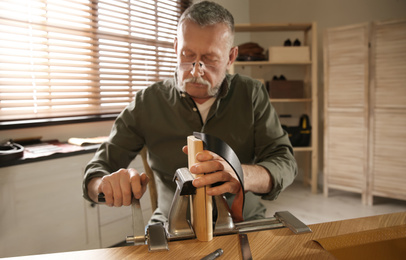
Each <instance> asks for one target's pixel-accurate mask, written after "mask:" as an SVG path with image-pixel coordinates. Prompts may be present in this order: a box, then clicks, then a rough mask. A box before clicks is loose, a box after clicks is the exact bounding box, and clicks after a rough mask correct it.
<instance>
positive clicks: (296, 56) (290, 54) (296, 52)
mask: <svg viewBox="0 0 406 260" xmlns="http://www.w3.org/2000/svg"><path fill="white" fill-rule="evenodd" d="M268 60H269V62H275V63H306V62H310V50H309V46H274V47H269V49H268Z"/></svg>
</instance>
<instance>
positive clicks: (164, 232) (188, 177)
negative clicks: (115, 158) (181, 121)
mask: <svg viewBox="0 0 406 260" xmlns="http://www.w3.org/2000/svg"><path fill="white" fill-rule="evenodd" d="M194 136H195V137H197V138H199V139H201V140H203V142H204V149H206V150H209V151H212V152H214V153H216V154H218V155H219V156H221V157H223V158H224V159H225V160H226V161H227V162H228V163H229V164H230V166H231V167H232V168H233V170H234V171H235V172H236V173H237V174H236V175H237V176H238V178H239V180H240V183H241V185H242V186H243V178H242V176H243V175H242V168H241V164H240V163H239V160H238V158H237V156H236V155H235V153H234V151H233V150H232V149H231V148H230V147H229V146H228V145H227V144H225V143H224V142H223V141H221V140H220V139H218V138H216V137H213V136H210V135H208V134H204V133H194ZM193 180H194V177H193V176H192V174H191V173H190V171H189V169H188V168H180V169H178V170H176V172H175V175H174V178H173V181H174V182H175V183H176V190H175V194H174V197H173V200H172V204H171V207H170V210H169V215H168V221H167V222H166V223H156V224H154V225H149V226H148V227H147V228H146V233H145V231H144V230H145V227H144V222H143V221H140V218H141V216H142V212H141V208H140V206H139V203H136V202H134V201H133V203H132V208H133V226H134V227H133V229H134V231H133V232H134V234H133V236H132V237H128V238H127V242H129V243H134V244H139V243H141V244H148V245H149V250H150V251H158V250H168V241H174V240H183V239H191V238H196V234H195V231H194V229H193V226H192V225H191V222H190V219H189V218H188V210H189V209H190V208H191V205H190V203H191V202H190V197H191V196H192V195H193V194H196V188H195V187H194V186H193V185H192V181H193ZM241 190H242V191H244V188H243V187H242V188H241ZM99 195H100V196H99V201H101V200H103V196H102V194H99ZM213 201H214V203H213V211H214V210H216V212H217V214H216V215H217V218H216V219H215V220H214V219H213V223H214V227H213V235H214V236H221V235H229V234H240V235H243V236H240V238H241V245H242V246H244V248H245V249H242V250H244V254H245V252H246V251H247V250H248V249H249V246H248V249H246V248H247V246H246V245H245V244H248V239H247V237H246V235H245V234H244V233H247V232H253V231H260V230H267V229H275V228H283V227H288V228H289V229H291V230H292V232H294V233H295V234H299V233H305V232H311V230H310V228H309V227H308V226H306V225H305V224H304V223H303V222H301V221H300V220H298V219H297V218H296V217H294V216H293V215H292V214H291V213H290V212H288V211H282V212H276V213H275V215H274V217H270V218H265V219H258V220H251V221H241V222H235V221H233V216H232V215H231V212H230V209H229V207H228V205H227V202H226V200H225V198H224V197H223V196H213ZM243 203H244V200H242V203H241V204H242V205H240V207H236V208H237V209H238V210H239V211H241V212H240V214H241V215H242V209H243ZM140 212H141V213H140ZM237 213H238V212H237ZM136 225H138V226H140V227H137V228H136V227H135V226H136ZM244 235H245V236H244ZM244 241H245V242H244ZM246 254H247V255H248V253H246ZM247 259H248V258H247Z"/></svg>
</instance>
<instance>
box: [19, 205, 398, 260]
mask: <svg viewBox="0 0 406 260" xmlns="http://www.w3.org/2000/svg"><path fill="white" fill-rule="evenodd" d="M405 224H406V212H401V213H393V214H386V215H379V216H373V217H365V218H357V219H349V220H343V221H335V222H328V223H321V224H315V225H310V226H309V227H310V228H311V229H312V231H313V232H312V233H305V234H299V235H295V234H293V233H292V231H290V230H289V229H287V228H281V229H273V230H267V231H260V232H252V233H249V234H248V239H249V243H250V247H251V252H252V256H253V259H334V257H333V256H332V255H331V254H330V253H329V252H327V251H326V250H324V249H323V248H322V247H321V246H320V245H319V244H318V243H316V242H315V241H313V240H315V239H320V238H324V237H331V236H336V235H343V234H349V233H354V232H359V231H365V230H372V229H377V228H384V227H393V226H398V225H405ZM218 248H222V249H223V251H224V254H223V255H222V256H220V257H219V258H218V259H219V260H221V259H242V255H241V250H240V243H239V239H238V235H227V236H219V237H214V238H213V240H212V241H210V242H199V241H197V240H196V239H193V240H184V241H173V242H169V251H161V252H153V253H151V252H148V246H147V245H142V246H125V247H117V248H106V249H95V250H85V251H75V252H65V253H56V254H45V255H34V256H26V257H19V258H13V259H27V260H32V259H58V260H59V259H98V260H99V259H109V260H110V259H159V260H163V259H165V260H166V259H176V260H180V259H200V258H202V257H204V256H206V255H207V254H209V253H211V252H213V251H214V250H216V249H218Z"/></svg>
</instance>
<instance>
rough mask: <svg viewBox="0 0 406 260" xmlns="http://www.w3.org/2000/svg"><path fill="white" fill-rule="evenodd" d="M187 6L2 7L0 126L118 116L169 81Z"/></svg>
mask: <svg viewBox="0 0 406 260" xmlns="http://www.w3.org/2000/svg"><path fill="white" fill-rule="evenodd" d="M187 5H188V1H180V0H165V1H163V0H157V1H152V0H139V1H135V0H114V1H110V0H99V1H96V0H30V1H21V0H9V1H6V0H2V1H1V2H0V38H1V41H0V55H1V60H0V120H1V121H4V120H14V119H33V118H54V117H63V116H75V115H99V114H107V113H117V112H119V111H121V110H122V109H123V108H124V107H125V106H126V105H127V104H128V103H129V102H131V100H132V99H133V96H134V93H135V92H137V91H139V90H141V89H143V88H146V87H147V86H148V85H150V84H152V83H154V82H156V81H159V80H163V79H165V78H169V77H172V76H173V72H174V70H175V67H176V56H175V53H174V50H173V39H174V37H175V36H176V26H177V21H178V19H179V17H180V15H181V12H182V10H184V9H185V7H187Z"/></svg>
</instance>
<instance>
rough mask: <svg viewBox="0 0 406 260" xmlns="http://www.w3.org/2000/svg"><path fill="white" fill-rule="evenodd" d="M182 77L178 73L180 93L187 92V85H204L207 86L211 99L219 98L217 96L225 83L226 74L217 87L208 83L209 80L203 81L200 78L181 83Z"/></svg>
mask: <svg viewBox="0 0 406 260" xmlns="http://www.w3.org/2000/svg"><path fill="white" fill-rule="evenodd" d="M180 75H181V74H180V73H179V72H178V84H177V85H178V88H179V90H180V91H183V92H186V84H187V83H198V84H203V85H206V86H207V95H208V96H209V97H215V96H217V94H218V93H219V90H220V87H221V84H222V83H223V80H224V78H225V76H226V75H225V73H224V75H223V79H222V80H221V82H220V83H218V84H217V85H215V86H214V87H212V85H211V84H210V82H208V81H207V80H205V79H203V78H201V77H198V78H195V77H193V78H189V79H185V80H184V81H182V82H181V81H180Z"/></svg>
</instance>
